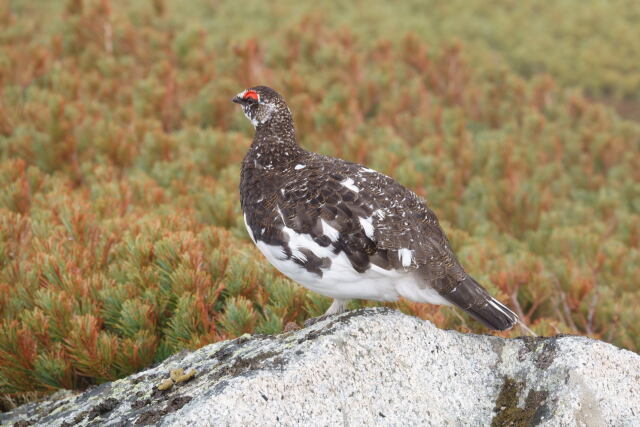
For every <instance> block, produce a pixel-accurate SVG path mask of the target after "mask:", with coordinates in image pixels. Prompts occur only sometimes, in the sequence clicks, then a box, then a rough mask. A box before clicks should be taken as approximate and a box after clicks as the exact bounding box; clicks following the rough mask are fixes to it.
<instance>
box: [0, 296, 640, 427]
mask: <svg viewBox="0 0 640 427" xmlns="http://www.w3.org/2000/svg"><path fill="white" fill-rule="evenodd" d="M638 372H640V356H638V355H636V354H634V353H632V352H630V351H626V350H621V349H619V348H617V347H614V346H612V345H610V344H605V343H603V342H600V341H595V340H591V339H587V338H582V337H574V336H558V337H550V338H517V339H502V338H498V337H492V336H480V335H473V334H461V333H459V332H455V331H444V330H441V329H438V328H436V327H435V326H433V325H432V324H431V323H429V322H426V321H422V320H420V319H417V318H414V317H410V316H406V315H404V314H401V313H399V312H396V311H393V310H389V309H384V308H374V309H364V310H357V311H352V312H348V313H344V314H342V315H339V316H334V317H330V318H328V319H325V320H323V321H320V322H318V323H317V324H314V325H313V326H311V327H308V328H305V329H301V330H292V331H290V332H286V333H283V334H280V335H274V336H271V335H253V336H250V335H244V336H242V337H240V338H237V339H235V340H231V341H226V342H219V343H216V344H212V345H209V346H206V347H203V348H201V349H199V350H196V351H193V352H182V353H180V354H177V355H174V356H172V357H170V358H168V359H167V360H165V361H164V362H163V363H161V364H159V365H158V366H155V367H153V368H150V369H148V370H146V371H143V372H140V373H137V374H134V375H132V376H130V377H128V378H125V379H122V380H119V381H114V382H112V383H106V384H103V385H101V386H99V387H96V388H94V389H91V390H88V391H86V392H84V393H82V394H73V395H66V396H64V397H63V398H62V399H58V400H53V399H50V400H46V401H43V402H39V403H37V404H35V403H32V404H29V405H24V406H22V407H20V408H17V409H16V410H14V411H12V412H8V413H5V414H1V415H0V422H2V424H15V423H18V425H27V424H28V425H43V426H44V425H46V426H68V425H81V426H86V425H111V426H121V425H149V424H153V425H162V426H165V425H166V426H186V425H197V424H199V423H202V422H203V421H206V422H207V423H209V424H212V425H227V424H249V425H252V424H260V425H277V424H286V425H296V424H322V425H336V424H344V423H348V424H352V425H371V424H380V423H383V424H391V425H396V424H411V423H413V424H424V425H443V424H449V425H496V426H498V425H506V424H508V425H514V426H519V425H549V426H551V425H553V426H555V425H567V426H569V425H571V426H573V425H576V424H580V423H585V422H587V423H595V424H601V425H634V424H635V425H638V424H640V374H638ZM192 374H193V375H192ZM164 380H171V382H172V386H171V387H167V388H166V389H164V390H161V389H159V387H158V384H160V383H161V382H162V381H164Z"/></svg>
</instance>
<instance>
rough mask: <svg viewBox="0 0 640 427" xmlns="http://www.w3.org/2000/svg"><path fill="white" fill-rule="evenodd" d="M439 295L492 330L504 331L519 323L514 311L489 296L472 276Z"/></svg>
mask: <svg viewBox="0 0 640 427" xmlns="http://www.w3.org/2000/svg"><path fill="white" fill-rule="evenodd" d="M441 280H442V279H441ZM439 293H440V295H442V296H443V297H444V298H445V299H447V300H448V301H449V302H451V303H453V304H454V305H456V306H458V307H460V308H461V309H463V310H464V311H466V312H467V313H469V314H470V315H471V316H473V317H474V318H475V319H476V320H478V321H480V322H481V323H483V324H484V325H485V326H487V327H489V328H491V329H497V330H499V331H504V330H507V329H511V328H512V327H513V325H515V324H516V323H518V316H517V315H516V314H515V313H514V312H513V311H511V310H509V309H508V308H507V307H506V306H505V305H504V304H502V303H501V302H500V301H498V300H497V299H495V298H493V297H492V296H491V295H489V293H488V292H487V291H486V290H485V289H484V288H483V287H482V286H481V285H480V284H479V283H478V282H476V281H475V280H474V279H473V278H472V277H470V276H467V278H466V279H464V280H462V281H460V282H457V283H456V284H455V285H454V286H444V287H443V288H441V290H439Z"/></svg>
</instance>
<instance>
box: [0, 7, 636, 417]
mask: <svg viewBox="0 0 640 427" xmlns="http://www.w3.org/2000/svg"><path fill="white" fill-rule="evenodd" d="M639 18H640V3H638V2H634V1H605V0H591V1H588V2H587V1H585V2H577V1H572V0H559V1H555V2H538V1H515V0H513V1H507V0H499V1H494V2H491V3H487V2H484V1H480V0H464V1H462V0H454V1H448V2H439V1H421V2H418V1H407V2H400V3H392V2H384V1H356V2H352V3H346V2H344V3H343V2H339V3H338V2H336V3H335V4H333V3H330V2H323V3H322V4H321V5H313V6H312V2H297V1H292V0H285V1H281V2H264V1H254V0H247V1H243V2H242V3H241V4H239V3H238V2H235V1H222V0H219V1H213V0H211V1H189V2H178V1H169V0H166V1H165V0H153V1H136V2H127V1H124V0H111V1H110V0H64V1H48V2H31V1H26V0H24V1H18V0H9V1H4V2H2V3H0V393H1V396H2V401H3V405H4V407H5V408H6V407H11V406H12V405H14V404H16V403H20V402H22V401H24V400H28V399H32V398H34V397H37V396H38V395H39V394H41V393H48V392H51V391H53V390H56V389H59V388H74V389H82V388H85V387H87V386H89V385H91V384H95V383H99V382H103V381H109V380H113V379H116V378H119V377H122V376H125V375H128V374H130V373H132V372H135V371H137V370H140V369H142V368H144V367H145V366H148V365H149V364H152V363H154V362H157V361H160V360H162V359H164V358H165V357H167V356H168V355H170V354H172V353H174V352H176V351H179V350H181V349H185V348H187V349H192V348H197V347H200V346H202V345H205V344H207V343H211V342H214V341H217V340H222V339H228V338H232V337H236V336H239V335H242V334H244V333H247V332H249V333H266V334H270V333H278V332H281V331H282V330H283V328H284V326H285V325H286V324H287V323H288V322H297V323H301V322H303V321H304V319H306V318H308V317H311V316H317V315H319V314H321V313H322V312H323V311H324V310H325V309H326V308H327V307H328V305H329V303H330V301H329V300H328V299H327V298H324V297H321V296H319V295H316V294H313V293H311V292H307V291H306V290H304V289H303V288H301V287H299V286H297V285H295V284H294V283H292V282H291V281H289V280H288V279H286V278H284V277H283V276H281V275H280V274H279V273H277V272H276V271H275V270H274V269H273V268H272V267H270V266H269V265H268V263H267V262H266V261H265V260H264V259H263V258H262V256H261V255H260V254H259V253H258V251H257V250H256V249H255V248H254V247H253V245H252V244H251V242H250V240H249V238H248V236H247V234H246V231H245V229H244V226H243V224H242V218H241V215H240V210H239V200H238V190H237V187H238V180H239V172H240V161H241V160H242V157H243V156H244V153H245V151H246V149H247V148H248V145H249V143H250V141H251V138H252V133H253V130H252V128H251V125H250V124H249V122H248V121H247V120H246V119H245V118H244V117H243V115H242V114H241V112H240V111H239V110H238V109H237V108H234V107H235V106H234V105H233V104H231V103H230V98H231V97H232V96H233V95H234V94H236V93H237V92H239V91H240V90H242V89H244V88H245V87H248V86H251V85H255V84H267V85H269V86H272V87H274V88H276V89H278V90H279V91H280V92H281V93H282V94H284V95H285V96H286V98H287V99H288V102H289V105H290V107H291V109H292V111H293V114H294V118H295V120H296V125H297V130H298V135H299V139H300V143H301V144H302V145H303V146H304V147H306V148H308V149H311V150H314V151H319V152H322V153H325V154H329V155H333V156H339V157H342V158H345V159H348V160H352V161H356V162H360V163H365V164H367V165H369V166H371V167H373V168H376V169H378V170H380V171H382V172H384V173H386V174H388V175H391V176H394V177H396V178H397V179H398V180H399V181H400V182H401V183H403V184H404V185H406V186H408V187H410V188H412V189H414V190H415V191H416V192H417V193H418V194H420V195H421V196H423V197H425V198H426V199H427V200H428V202H429V204H430V205H431V207H432V208H433V209H434V210H435V211H436V213H437V214H438V216H439V217H440V218H441V220H442V224H443V226H444V228H445V229H446V231H447V233H448V235H449V237H450V240H451V242H452V245H453V246H454V248H455V249H456V251H457V253H458V255H459V258H460V260H461V261H462V263H463V265H464V266H465V267H466V269H467V270H468V271H469V272H470V273H471V274H472V275H473V276H474V277H476V278H477V279H478V280H479V281H480V282H482V283H483V284H485V286H486V287H487V288H489V290H490V291H491V292H492V293H494V294H495V295H496V296H497V297H499V298H500V299H501V300H503V301H504V302H506V303H507V304H508V305H510V306H511V307H513V308H514V309H515V310H516V311H517V312H518V313H519V314H520V316H521V317H522V319H524V320H525V322H527V324H529V326H530V327H531V328H532V329H533V330H535V331H536V332H537V333H539V334H544V335H551V334H557V333H572V334H583V335H588V336H591V337H594V338H598V339H603V340H606V341H609V342H612V343H614V344H616V345H618V346H622V347H625V348H628V349H631V350H634V351H639V350H640V314H639V312H638V306H640V290H639V286H638V284H639V281H640V279H639V277H640V167H638V166H639V165H640V139H639V138H640V125H639V124H638V122H637V121H638V120H640V95H639V94H640V91H639V90H638V89H639V88H640V81H639V80H640V73H639V72H638V70H639V69H640V63H639V61H640V59H639V58H640V52H639V49H640V44H639V43H637V40H640V26H639V25H637V23H638V20H639ZM364 305H373V303H371V302H354V303H353V304H352V307H353V308H355V307H359V306H364ZM389 305H390V306H393V307H397V308H399V309H400V310H402V311H404V312H406V313H410V314H413V315H416V316H419V317H422V318H424V319H428V320H431V321H433V322H435V323H436V324H437V325H438V326H440V327H442V328H453V329H458V330H461V331H470V330H472V331H483V329H482V328H481V327H480V326H479V325H478V324H477V323H475V322H473V321H471V320H470V319H469V318H468V317H467V316H465V315H462V314H461V313H460V312H459V311H455V310H453V309H450V308H444V307H437V306H431V305H427V304H414V303H411V302H407V301H400V302H398V303H395V304H389ZM520 333H521V331H519V330H518V329H517V328H516V329H515V330H513V331H510V332H506V333H502V334H501V335H503V336H517V335H519V334H520Z"/></svg>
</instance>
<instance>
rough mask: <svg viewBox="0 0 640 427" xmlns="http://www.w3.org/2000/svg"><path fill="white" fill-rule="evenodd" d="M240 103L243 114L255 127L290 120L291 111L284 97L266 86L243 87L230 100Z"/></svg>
mask: <svg viewBox="0 0 640 427" xmlns="http://www.w3.org/2000/svg"><path fill="white" fill-rule="evenodd" d="M231 101H233V102H235V103H236V104H240V106H241V107H242V111H243V112H244V115H245V116H247V118H248V119H249V121H251V123H252V124H253V126H254V127H255V128H257V127H258V126H260V125H264V124H268V123H271V122H286V121H291V112H290V111H289V107H287V104H286V103H285V102H284V99H283V98H282V96H280V94H279V93H278V92H276V91H275V90H273V89H271V88H269V87H266V86H254V87H251V88H249V89H245V90H243V91H242V92H240V93H239V94H237V95H236V96H234V97H233V99H232V100H231Z"/></svg>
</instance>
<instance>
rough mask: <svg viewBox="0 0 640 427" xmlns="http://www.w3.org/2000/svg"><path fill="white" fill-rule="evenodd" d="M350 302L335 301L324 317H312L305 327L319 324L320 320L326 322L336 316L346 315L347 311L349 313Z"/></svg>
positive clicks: (344, 300)
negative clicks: (328, 318) (348, 304)
mask: <svg viewBox="0 0 640 427" xmlns="http://www.w3.org/2000/svg"><path fill="white" fill-rule="evenodd" d="M348 302H349V300H346V299H334V300H333V302H332V303H331V305H330V306H329V308H328V309H327V311H326V312H325V313H324V314H323V315H322V316H318V317H312V318H311V319H307V320H306V321H305V322H304V326H305V327H307V326H311V325H313V324H314V323H316V322H319V321H320V320H324V319H326V318H327V317H329V316H333V315H334V314H340V313H344V312H345V311H347V303H348Z"/></svg>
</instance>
